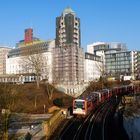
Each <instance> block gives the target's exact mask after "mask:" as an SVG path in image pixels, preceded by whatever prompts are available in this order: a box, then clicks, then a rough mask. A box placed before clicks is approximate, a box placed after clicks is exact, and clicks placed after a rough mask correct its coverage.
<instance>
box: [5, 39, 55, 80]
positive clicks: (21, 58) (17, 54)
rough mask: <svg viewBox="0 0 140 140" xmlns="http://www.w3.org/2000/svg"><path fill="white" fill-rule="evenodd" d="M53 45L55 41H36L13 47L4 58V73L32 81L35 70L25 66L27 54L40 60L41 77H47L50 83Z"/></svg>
mask: <svg viewBox="0 0 140 140" xmlns="http://www.w3.org/2000/svg"><path fill="white" fill-rule="evenodd" d="M54 46H55V41H54V40H53V41H48V42H44V41H37V42H33V43H32V44H29V45H25V46H24V47H22V48H14V49H12V50H11V51H9V53H8V56H7V60H6V73H7V74H12V75H13V74H14V75H18V76H19V77H23V78H22V81H23V82H27V81H34V80H35V75H34V74H35V70H34V68H32V67H30V68H27V67H26V64H27V61H29V60H28V57H29V55H30V56H32V58H33V57H34V58H35V59H37V57H38V58H39V59H41V60H40V62H42V65H41V66H42V69H41V72H40V78H41V79H48V81H49V82H50V83H51V82H52V81H53V79H52V67H53V66H52V64H53V62H52V61H53V60H52V59H53V57H52V52H53V48H54Z"/></svg>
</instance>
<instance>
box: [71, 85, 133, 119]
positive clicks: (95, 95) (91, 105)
mask: <svg viewBox="0 0 140 140" xmlns="http://www.w3.org/2000/svg"><path fill="white" fill-rule="evenodd" d="M134 91H135V87H134V85H127V86H121V87H114V88H112V89H103V90H100V91H96V92H91V93H89V94H88V95H85V96H83V95H82V96H80V97H79V98H77V99H74V100H73V114H74V115H78V116H83V117H85V116H87V115H88V114H89V113H90V112H91V111H92V110H94V109H95V108H97V107H98V106H99V105H100V104H102V103H103V102H105V101H106V100H108V99H109V98H111V97H113V96H116V97H117V96H120V95H126V94H129V93H134Z"/></svg>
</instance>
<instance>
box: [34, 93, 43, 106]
mask: <svg viewBox="0 0 140 140" xmlns="http://www.w3.org/2000/svg"><path fill="white" fill-rule="evenodd" d="M41 95H42V94H38V95H35V102H34V106H35V108H36V107H37V97H38V96H41Z"/></svg>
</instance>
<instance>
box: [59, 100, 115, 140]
mask: <svg viewBox="0 0 140 140" xmlns="http://www.w3.org/2000/svg"><path fill="white" fill-rule="evenodd" d="M116 104H117V103H116V100H115V99H113V98H112V99H110V100H109V101H108V102H106V103H104V104H102V105H101V106H100V107H98V109H96V111H95V112H92V113H91V114H90V115H89V116H88V117H87V118H85V119H79V118H75V119H74V120H73V121H72V122H71V123H70V124H69V125H68V126H67V127H66V128H65V130H64V131H63V132H62V133H61V136H60V140H93V139H94V140H108V139H107V136H106V131H105V130H106V128H107V127H108V126H107V125H108V123H107V122H108V119H109V116H110V115H111V113H112V112H113V111H114V110H115V106H116Z"/></svg>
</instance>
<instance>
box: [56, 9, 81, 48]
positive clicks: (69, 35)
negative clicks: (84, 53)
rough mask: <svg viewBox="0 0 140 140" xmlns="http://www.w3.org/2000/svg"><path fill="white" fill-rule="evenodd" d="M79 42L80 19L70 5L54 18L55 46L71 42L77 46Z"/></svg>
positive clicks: (62, 45) (79, 44)
mask: <svg viewBox="0 0 140 140" xmlns="http://www.w3.org/2000/svg"><path fill="white" fill-rule="evenodd" d="M80 42H81V40H80V19H79V18H78V17H76V14H75V12H74V11H73V10H72V9H71V8H70V7H67V8H66V9H65V10H64V11H63V13H62V15H61V16H60V17H57V18H56V47H65V46H68V45H71V44H74V46H78V47H79V46H81V43H80Z"/></svg>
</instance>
